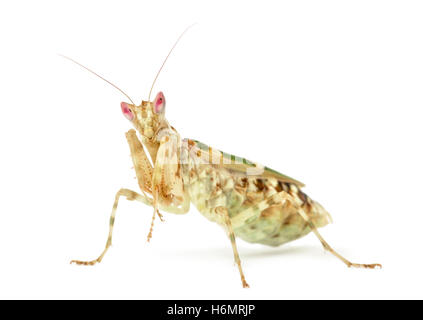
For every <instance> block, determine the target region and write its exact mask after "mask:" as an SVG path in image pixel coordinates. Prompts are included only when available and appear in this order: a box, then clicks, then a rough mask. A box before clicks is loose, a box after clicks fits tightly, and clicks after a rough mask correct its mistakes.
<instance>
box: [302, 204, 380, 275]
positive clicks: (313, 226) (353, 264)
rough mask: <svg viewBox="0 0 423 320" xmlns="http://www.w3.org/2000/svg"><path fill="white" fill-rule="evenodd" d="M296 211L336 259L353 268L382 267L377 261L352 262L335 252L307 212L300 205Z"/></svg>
mask: <svg viewBox="0 0 423 320" xmlns="http://www.w3.org/2000/svg"><path fill="white" fill-rule="evenodd" d="M298 213H299V214H300V215H301V217H302V218H303V219H304V220H305V221H306V222H307V223H308V225H309V227H310V229H311V230H312V231H313V233H314V234H315V235H316V237H317V238H318V239H319V240H320V242H321V244H322V246H323V248H325V250H327V251H329V252H330V253H332V254H333V255H334V256H335V257H337V258H338V259H340V260H341V261H342V262H343V263H345V264H346V265H347V266H348V267H354V268H369V269H374V268H382V265H381V264H379V263H373V264H362V263H353V262H351V261H349V260H347V259H345V258H344V257H343V256H341V255H340V254H339V253H338V252H336V251H335V250H334V249H332V247H331V246H330V245H329V244H328V243H327V242H326V240H325V239H323V237H322V236H321V234H320V233H319V231H317V228H316V226H315V225H314V224H313V222H311V220H310V219H309V217H308V216H307V214H306V213H305V212H304V210H303V209H302V208H301V207H300V208H299V210H298Z"/></svg>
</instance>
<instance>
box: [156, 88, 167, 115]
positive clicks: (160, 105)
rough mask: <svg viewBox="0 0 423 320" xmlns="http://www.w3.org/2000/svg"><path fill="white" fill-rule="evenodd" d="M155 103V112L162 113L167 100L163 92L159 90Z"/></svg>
mask: <svg viewBox="0 0 423 320" xmlns="http://www.w3.org/2000/svg"><path fill="white" fill-rule="evenodd" d="M153 105H154V112H156V113H161V112H163V111H164V108H165V106H166V100H165V97H164V94H163V92H159V93H158V94H157V96H156V99H154V102H153Z"/></svg>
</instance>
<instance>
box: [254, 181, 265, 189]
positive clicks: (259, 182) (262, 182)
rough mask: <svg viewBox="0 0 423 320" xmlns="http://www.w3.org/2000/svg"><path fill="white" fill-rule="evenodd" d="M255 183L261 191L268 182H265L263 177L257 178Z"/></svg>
mask: <svg viewBox="0 0 423 320" xmlns="http://www.w3.org/2000/svg"><path fill="white" fill-rule="evenodd" d="M254 184H255V185H256V187H257V189H258V190H259V191H263V189H264V188H266V184H265V183H264V181H263V179H256V180H255V181H254Z"/></svg>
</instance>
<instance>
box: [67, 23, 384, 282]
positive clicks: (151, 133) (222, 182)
mask: <svg viewBox="0 0 423 320" xmlns="http://www.w3.org/2000/svg"><path fill="white" fill-rule="evenodd" d="M187 30H188V28H187V29H186V30H185V31H184V32H183V33H182V34H181V35H180V36H179V38H178V39H177V41H176V42H175V44H174V45H173V47H172V48H171V50H170V51H169V53H168V55H167V56H166V58H165V60H164V61H163V64H162V65H161V67H160V69H159V71H158V73H157V75H156V77H155V79H154V81H153V84H152V86H151V89H150V93H149V96H148V100H147V101H142V103H141V104H140V105H136V104H135V103H134V102H133V101H132V99H131V98H130V97H129V96H128V95H127V94H126V93H125V92H124V91H122V90H121V89H120V88H118V87H117V86H116V85H114V84H113V83H111V82H110V81H108V80H106V79H105V78H103V77H101V76H100V75H98V74H97V73H95V72H94V71H92V70H90V69H88V68H87V67H85V66H83V65H82V64H80V63H79V62H76V61H75V60H73V59H71V58H68V57H65V56H63V57H64V58H66V59H68V60H70V61H72V62H74V63H76V64H78V65H79V66H81V67H82V68H84V69H86V70H88V71H89V72H91V73H93V74H94V75H96V76H98V77H100V78H101V79H102V80H104V81H106V82H107V83H109V84H110V85H112V86H113V87H115V88H116V89H117V90H119V91H120V92H121V93H122V94H124V95H125V96H126V97H127V98H128V99H129V101H130V103H127V102H122V103H121V105H120V106H121V110H122V113H123V115H124V117H125V118H126V119H127V120H128V121H129V122H130V123H131V124H132V125H133V126H134V128H135V129H131V130H129V131H128V132H126V140H127V142H128V145H129V149H130V152H131V158H132V162H133V166H134V170H135V173H136V179H137V182H138V186H139V189H140V192H135V191H132V190H129V189H125V188H122V189H120V190H119V191H118V192H117V193H116V196H115V200H114V204H113V209H112V213H111V216H110V225H109V234H108V238H107V242H106V246H105V248H104V250H103V252H102V253H101V254H100V256H99V257H98V258H96V259H95V260H91V261H81V260H72V261H71V263H75V264H78V265H94V264H96V263H99V262H101V261H102V259H103V257H104V256H105V254H106V252H107V251H108V249H109V247H110V246H111V245H112V234H113V226H114V222H115V216H116V211H117V207H118V203H119V200H120V198H121V197H126V199H127V200H131V201H139V202H141V203H143V204H145V205H147V206H150V207H152V208H153V216H152V220H151V226H150V231H149V233H148V236H147V241H150V239H151V237H152V231H153V225H154V221H155V218H156V216H158V217H159V219H160V220H162V219H163V216H162V214H161V212H160V211H162V212H167V213H173V214H186V213H187V212H188V211H189V209H190V204H191V203H192V204H193V205H194V206H195V207H196V208H197V209H198V211H199V212H200V213H201V214H203V215H204V216H205V217H206V218H207V219H209V220H210V221H212V222H215V223H217V224H218V225H220V226H222V227H223V228H224V229H225V230H226V232H227V234H228V237H229V240H230V243H231V246H232V250H233V255H234V259H235V263H236V265H237V267H238V270H239V275H240V278H241V283H242V286H243V287H244V288H247V287H249V285H248V283H247V281H246V279H245V275H244V272H243V270H242V266H241V260H240V257H239V253H238V249H237V244H236V238H241V239H243V240H245V241H247V242H251V243H260V244H263V245H268V246H279V245H282V244H284V243H286V242H289V241H293V240H295V239H298V238H300V237H303V236H305V235H307V234H308V233H310V232H313V233H314V234H315V235H316V236H317V238H318V239H319V240H320V242H321V244H322V245H323V247H324V249H326V250H327V251H329V252H331V253H332V254H333V255H335V256H336V257H337V258H339V259H340V260H341V261H342V262H343V263H345V264H346V265H347V266H348V267H358V268H377V267H378V268H381V265H380V264H377V263H375V264H359V263H352V262H350V261H349V260H347V259H346V258H344V257H343V256H342V255H340V254H339V253H337V252H336V251H335V250H334V249H332V247H331V246H330V245H329V244H328V243H327V242H326V241H325V240H324V238H323V237H322V236H321V235H320V233H319V231H318V230H317V229H318V228H320V227H323V226H325V225H327V224H328V223H329V222H331V217H330V215H329V213H328V212H327V211H326V210H325V209H324V208H323V207H322V206H321V205H320V204H319V203H318V202H316V201H314V200H312V199H311V198H310V197H309V196H308V195H306V194H305V193H304V192H303V191H302V190H301V188H302V187H304V184H303V183H301V182H299V181H297V180H295V179H293V178H290V177H288V176H286V175H284V174H281V173H279V172H277V171H275V170H273V169H270V168H268V167H265V166H262V165H260V164H258V163H254V162H252V161H249V160H247V159H244V158H241V157H237V156H234V155H231V154H228V153H225V152H222V151H219V150H217V149H214V148H212V147H209V146H208V145H206V144H203V143H201V142H199V141H197V140H193V139H181V137H180V135H179V134H178V132H177V131H176V129H175V128H174V127H172V126H171V125H170V124H169V122H168V121H167V119H166V117H165V110H166V100H165V96H164V94H163V93H162V92H159V93H157V95H156V97H155V99H154V100H153V101H151V100H150V97H151V93H152V91H153V88H154V84H155V82H156V80H157V78H158V76H159V74H160V72H161V70H162V69H163V66H164V65H165V63H166V61H167V59H168V58H169V56H170V54H171V53H172V51H173V49H174V48H175V46H176V44H177V43H178V42H179V40H180V39H181V37H182V36H183V34H184V33H185V32H186V31H187ZM146 151H147V152H148V155H149V157H150V159H151V161H150V159H149V157H148V155H147V153H146Z"/></svg>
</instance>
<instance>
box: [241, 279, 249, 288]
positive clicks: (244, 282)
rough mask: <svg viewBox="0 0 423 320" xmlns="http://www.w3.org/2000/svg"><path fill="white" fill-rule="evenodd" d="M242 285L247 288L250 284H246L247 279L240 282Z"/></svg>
mask: <svg viewBox="0 0 423 320" xmlns="http://www.w3.org/2000/svg"><path fill="white" fill-rule="evenodd" d="M242 287H243V288H249V287H250V286H249V285H248V283H247V281H243V282H242Z"/></svg>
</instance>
